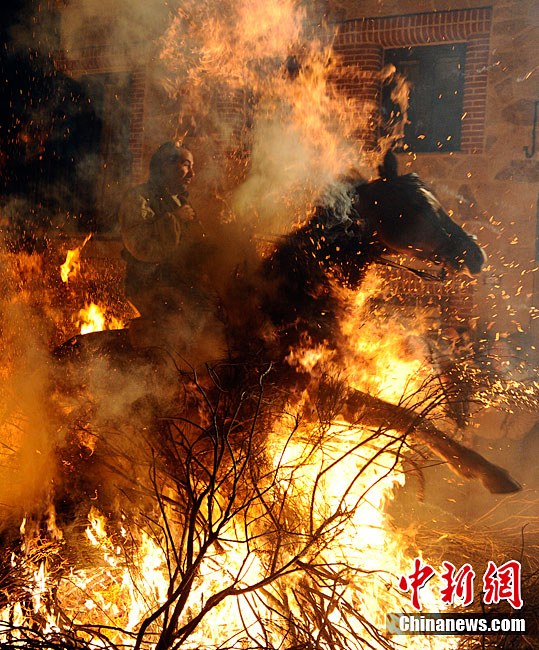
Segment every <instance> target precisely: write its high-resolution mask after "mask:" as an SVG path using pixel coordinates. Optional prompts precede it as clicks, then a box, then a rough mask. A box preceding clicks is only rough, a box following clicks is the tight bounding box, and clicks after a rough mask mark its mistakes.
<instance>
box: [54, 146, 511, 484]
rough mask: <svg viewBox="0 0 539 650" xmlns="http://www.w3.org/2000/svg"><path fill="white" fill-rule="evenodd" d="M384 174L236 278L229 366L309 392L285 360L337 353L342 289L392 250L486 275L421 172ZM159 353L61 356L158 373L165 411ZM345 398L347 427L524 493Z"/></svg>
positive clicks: (89, 348)
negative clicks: (320, 350) (269, 372)
mask: <svg viewBox="0 0 539 650" xmlns="http://www.w3.org/2000/svg"><path fill="white" fill-rule="evenodd" d="M379 172H380V177H379V178H378V179H376V180H374V181H370V182H366V181H364V180H362V179H344V180H343V181H342V182H340V183H339V184H337V185H335V186H334V187H333V188H330V191H329V192H328V193H326V196H325V197H324V196H322V198H321V200H320V201H319V204H318V205H317V207H316V209H315V210H314V211H313V213H312V215H311V217H310V218H309V219H308V220H307V221H306V222H305V223H303V224H302V225H300V226H299V227H297V228H296V229H295V230H294V231H293V232H291V233H289V234H287V235H285V236H283V237H282V238H280V239H279V240H278V241H277V242H276V243H275V246H274V248H273V251H272V252H271V253H270V254H269V255H267V256H266V257H264V258H263V259H261V260H260V262H259V264H258V268H257V270H256V272H255V273H254V274H251V275H249V276H248V277H245V276H243V277H242V276H241V274H240V275H239V276H238V274H235V275H234V278H233V279H232V281H231V282H230V284H229V285H228V289H225V290H224V291H223V294H222V295H221V296H220V298H219V305H218V306H219V314H220V319H221V321H222V323H223V324H224V330H225V332H226V334H227V341H228V345H229V351H230V356H229V361H228V363H227V364H223V365H224V366H226V367H227V368H230V367H234V368H235V369H237V368H242V369H244V368H245V367H252V366H253V365H254V366H256V367H261V366H263V365H264V364H266V365H267V364H270V363H271V364H272V365H273V376H274V378H275V379H274V381H275V383H277V384H281V385H283V386H285V387H286V388H287V390H289V391H290V390H292V391H293V390H296V391H299V390H302V389H303V388H305V386H306V384H308V383H309V382H310V381H311V380H312V377H310V376H309V373H306V372H303V373H298V372H297V371H296V369H293V368H291V367H290V365H289V364H288V363H287V362H286V359H287V358H288V357H289V355H290V353H291V352H292V351H293V350H294V349H296V348H297V347H298V346H299V345H300V344H301V343H302V342H303V341H305V340H306V339H308V340H309V341H310V342H311V344H312V345H314V346H316V345H325V346H327V347H330V348H333V349H335V350H336V351H337V353H338V342H337V341H336V336H335V332H336V330H337V327H338V319H339V314H340V309H341V304H340V297H339V292H338V288H339V287H342V286H346V287H349V288H351V289H357V288H358V287H359V286H360V285H361V282H362V280H363V278H364V275H365V272H366V270H367V268H368V267H369V266H370V265H371V264H372V263H374V262H377V261H379V260H381V259H384V255H386V254H390V253H399V254H402V253H405V254H407V255H408V256H411V257H412V258H416V259H419V260H430V261H431V262H434V263H435V264H438V265H440V266H441V267H442V268H443V269H450V270H451V271H455V272H461V271H464V272H467V273H468V274H470V275H477V274H478V273H480V271H481V269H482V267H483V264H484V262H485V259H486V258H485V253H484V251H483V250H482V248H481V247H480V246H479V244H478V243H477V241H476V240H475V238H474V237H472V236H470V235H469V234H467V233H466V232H465V231H464V230H463V229H462V228H461V227H460V226H459V225H458V224H456V223H455V222H454V221H453V220H452V219H451V218H450V217H449V215H448V214H447V213H446V211H445V210H444V209H443V207H442V205H441V203H440V202H439V200H438V199H437V198H436V196H435V194H434V192H433V191H432V190H431V189H430V188H429V187H428V186H427V185H426V184H425V183H424V182H423V181H422V180H421V179H420V178H419V177H418V176H417V175H416V174H405V175H399V174H398V171H397V166H396V158H395V156H394V155H393V153H392V152H388V153H387V154H386V156H385V158H384V161H383V164H382V165H381V166H380V168H379ZM246 332H247V333H248V335H247V336H246ZM157 347H158V346H157ZM154 352H155V350H152V349H143V350H136V349H134V348H133V347H132V345H131V343H130V341H129V336H128V332H127V331H125V330H124V331H117V332H100V333H95V334H89V335H79V336H76V337H74V338H73V339H70V340H69V341H68V342H66V343H65V344H63V345H62V346H60V347H59V348H58V349H57V350H56V351H55V353H54V356H55V358H56V359H57V360H58V361H59V362H61V363H63V364H65V363H66V362H73V361H75V362H76V365H77V366H79V367H80V365H81V363H82V365H84V363H87V362H88V360H90V359H92V358H96V357H105V358H108V359H109V360H110V363H111V364H112V367H113V368H115V369H118V368H119V367H121V366H123V367H124V368H126V369H127V372H128V373H129V372H131V373H133V372H140V373H142V374H147V375H148V374H149V375H151V376H155V375H156V374H158V375H161V379H162V381H161V382H158V390H157V393H159V396H157V397H156V394H155V391H154V396H153V397H154V403H155V400H156V399H157V401H158V402H159V403H160V405H161V406H157V407H155V408H156V409H157V410H158V411H159V410H161V414H163V412H164V411H167V408H169V406H170V402H171V399H172V398H171V395H170V393H169V392H168V390H167V389H168V388H170V382H171V381H172V382H173V381H174V380H173V379H171V377H170V375H166V373H163V370H162V368H163V367H164V366H163V364H162V357H160V360H157V361H155V360H153V359H152V355H153V354H154ZM155 364H157V365H155ZM223 365H222V367H223ZM136 368H142V370H140V371H137V370H136ZM148 368H153V370H151V371H149V372H148ZM156 368H157V370H156ZM242 371H243V370H242ZM165 377H166V380H164V378H165ZM235 381H236V382H237V381H238V375H237V374H234V373H229V372H228V371H227V375H226V379H222V378H220V379H219V382H218V383H219V384H220V385H221V386H223V385H225V384H226V383H227V382H228V386H231V385H233V384H234V382H235ZM165 385H166V387H165ZM163 393H164V395H163ZM341 393H342V399H341V402H342V404H341V413H342V414H343V415H344V416H345V417H346V419H347V420H348V421H349V422H351V423H358V422H359V423H361V424H363V425H366V426H373V427H384V428H391V429H394V430H397V431H398V432H399V433H401V434H402V435H410V437H411V438H412V439H414V440H416V441H418V442H420V443H421V444H424V445H426V446H427V447H428V448H429V449H430V450H431V451H432V452H433V453H434V454H435V455H436V456H438V457H440V458H442V459H443V460H444V461H445V462H447V464H448V465H449V466H450V468H451V469H452V470H453V471H455V472H456V473H457V474H459V475H460V476H463V477H466V478H476V479H479V480H481V481H482V483H483V484H484V485H485V486H486V487H487V489H489V490H490V491H491V492H493V493H509V492H514V491H517V490H519V489H520V486H519V484H518V483H517V482H516V481H515V480H514V479H512V478H511V477H510V476H509V474H508V473H507V472H506V471H505V470H504V469H503V468H500V467H498V466H496V465H493V464H491V463H489V462H488V461H487V460H486V459H484V458H483V457H482V456H480V455H479V454H477V453H476V452H474V451H473V450H470V449H467V448H466V447H464V446H463V445H461V444H459V443H457V442H456V441H454V440H452V439H451V438H450V437H449V436H448V435H446V434H445V433H443V432H442V431H440V430H439V429H438V428H436V427H435V426H434V425H433V424H432V422H429V421H428V420H427V419H426V418H425V417H424V415H422V414H419V413H416V412H414V411H413V410H412V409H408V408H404V407H402V406H397V405H394V404H391V403H389V402H385V401H383V400H380V399H378V398H375V397H373V396H371V395H368V394H366V393H362V392H361V391H358V390H355V389H352V388H351V387H348V386H343V387H342V390H341ZM139 398H140V395H139V396H138V397H137V399H139ZM164 404H165V406H163V405H164ZM163 409H164V411H163Z"/></svg>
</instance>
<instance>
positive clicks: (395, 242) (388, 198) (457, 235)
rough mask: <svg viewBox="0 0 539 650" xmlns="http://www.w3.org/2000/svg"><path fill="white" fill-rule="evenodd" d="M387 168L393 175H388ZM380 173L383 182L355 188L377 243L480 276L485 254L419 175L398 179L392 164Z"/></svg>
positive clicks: (359, 211) (360, 212)
mask: <svg viewBox="0 0 539 650" xmlns="http://www.w3.org/2000/svg"><path fill="white" fill-rule="evenodd" d="M391 158H394V157H393V156H392V155H391ZM391 158H390V160H391ZM387 159H388V157H386V160H387ZM387 168H390V169H391V172H390V173H387V174H384V173H383V172H384V170H385V169H387ZM381 173H382V174H381V175H382V176H383V177H382V178H380V179H378V180H375V181H372V182H370V183H365V184H362V185H356V187H355V194H356V200H355V211H356V213H357V214H358V217H359V218H360V219H364V220H366V222H367V223H368V225H369V228H370V230H371V232H372V238H373V242H375V243H378V244H379V245H382V246H384V247H386V248H387V249H388V250H389V251H393V252H396V253H407V254H408V255H411V256H412V257H416V258H418V259H426V260H430V261H432V262H435V263H437V264H443V265H445V266H448V267H451V268H453V269H456V270H457V271H465V272H468V273H470V274H472V275H475V274H477V273H479V272H480V271H481V268H482V266H483V264H484V263H485V260H486V256H485V253H484V251H483V249H482V248H481V247H480V246H479V245H478V244H477V242H476V241H475V239H474V237H472V236H471V235H468V234H467V233H466V232H465V231H464V230H463V229H462V228H461V227H460V226H459V225H457V224H456V223H455V222H454V221H453V220H452V219H451V218H450V217H449V215H448V214H447V213H446V212H445V210H444V209H443V207H442V206H441V204H440V202H439V201H438V199H437V198H436V197H435V196H434V194H433V193H432V191H431V190H430V189H429V188H428V187H427V186H426V185H425V184H424V183H423V182H422V181H421V179H420V178H419V177H418V176H417V175H416V174H406V175H404V176H398V175H397V174H396V168H395V167H394V165H388V164H386V166H385V167H382V168H381Z"/></svg>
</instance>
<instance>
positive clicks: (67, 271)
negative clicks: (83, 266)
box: [60, 233, 92, 282]
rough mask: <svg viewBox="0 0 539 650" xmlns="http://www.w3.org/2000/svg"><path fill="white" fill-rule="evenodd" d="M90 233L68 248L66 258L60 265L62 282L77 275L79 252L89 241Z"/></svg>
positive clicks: (78, 270)
mask: <svg viewBox="0 0 539 650" xmlns="http://www.w3.org/2000/svg"><path fill="white" fill-rule="evenodd" d="M91 236H92V233H90V234H89V235H88V236H87V237H86V239H85V240H84V241H83V242H82V244H81V245H80V246H78V247H77V248H74V249H73V250H68V251H67V255H66V260H65V262H64V263H63V264H62V266H60V276H61V278H62V282H68V281H69V280H70V279H73V278H75V277H77V275H78V273H79V272H80V254H81V251H82V249H83V248H84V247H85V246H86V244H87V243H88V242H89V241H90V238H91Z"/></svg>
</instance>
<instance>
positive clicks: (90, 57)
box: [54, 45, 146, 181]
mask: <svg viewBox="0 0 539 650" xmlns="http://www.w3.org/2000/svg"><path fill="white" fill-rule="evenodd" d="M124 55H125V52H124V48H122V47H119V48H117V49H115V48H113V47H111V46H97V45H96V46H92V47H85V48H81V49H80V50H78V51H77V52H76V53H70V56H69V58H68V57H67V56H66V54H65V52H62V51H60V52H57V53H56V54H55V56H54V60H55V65H56V68H57V69H58V70H59V71H60V72H64V73H66V74H69V75H70V76H72V77H75V78H77V77H82V76H83V75H88V74H100V73H108V72H129V73H130V74H131V80H132V81H131V83H132V93H131V111H130V134H129V148H130V152H131V155H132V176H133V180H134V181H138V180H140V178H141V177H142V176H143V175H144V170H143V150H144V147H143V143H144V121H145V100H146V68H145V67H144V66H137V67H135V68H126V67H125V65H122V64H118V63H117V61H123V60H124V59H125V56H124Z"/></svg>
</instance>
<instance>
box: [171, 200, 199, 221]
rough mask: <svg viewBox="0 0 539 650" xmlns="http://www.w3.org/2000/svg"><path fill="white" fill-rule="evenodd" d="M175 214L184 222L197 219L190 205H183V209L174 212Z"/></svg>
mask: <svg viewBox="0 0 539 650" xmlns="http://www.w3.org/2000/svg"><path fill="white" fill-rule="evenodd" d="M174 214H175V215H176V217H178V219H179V220H180V221H183V222H188V221H194V220H195V217H196V215H195V211H194V210H193V208H192V207H191V206H190V205H189V204H186V205H182V206H181V208H177V209H176V210H175V211H174Z"/></svg>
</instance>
